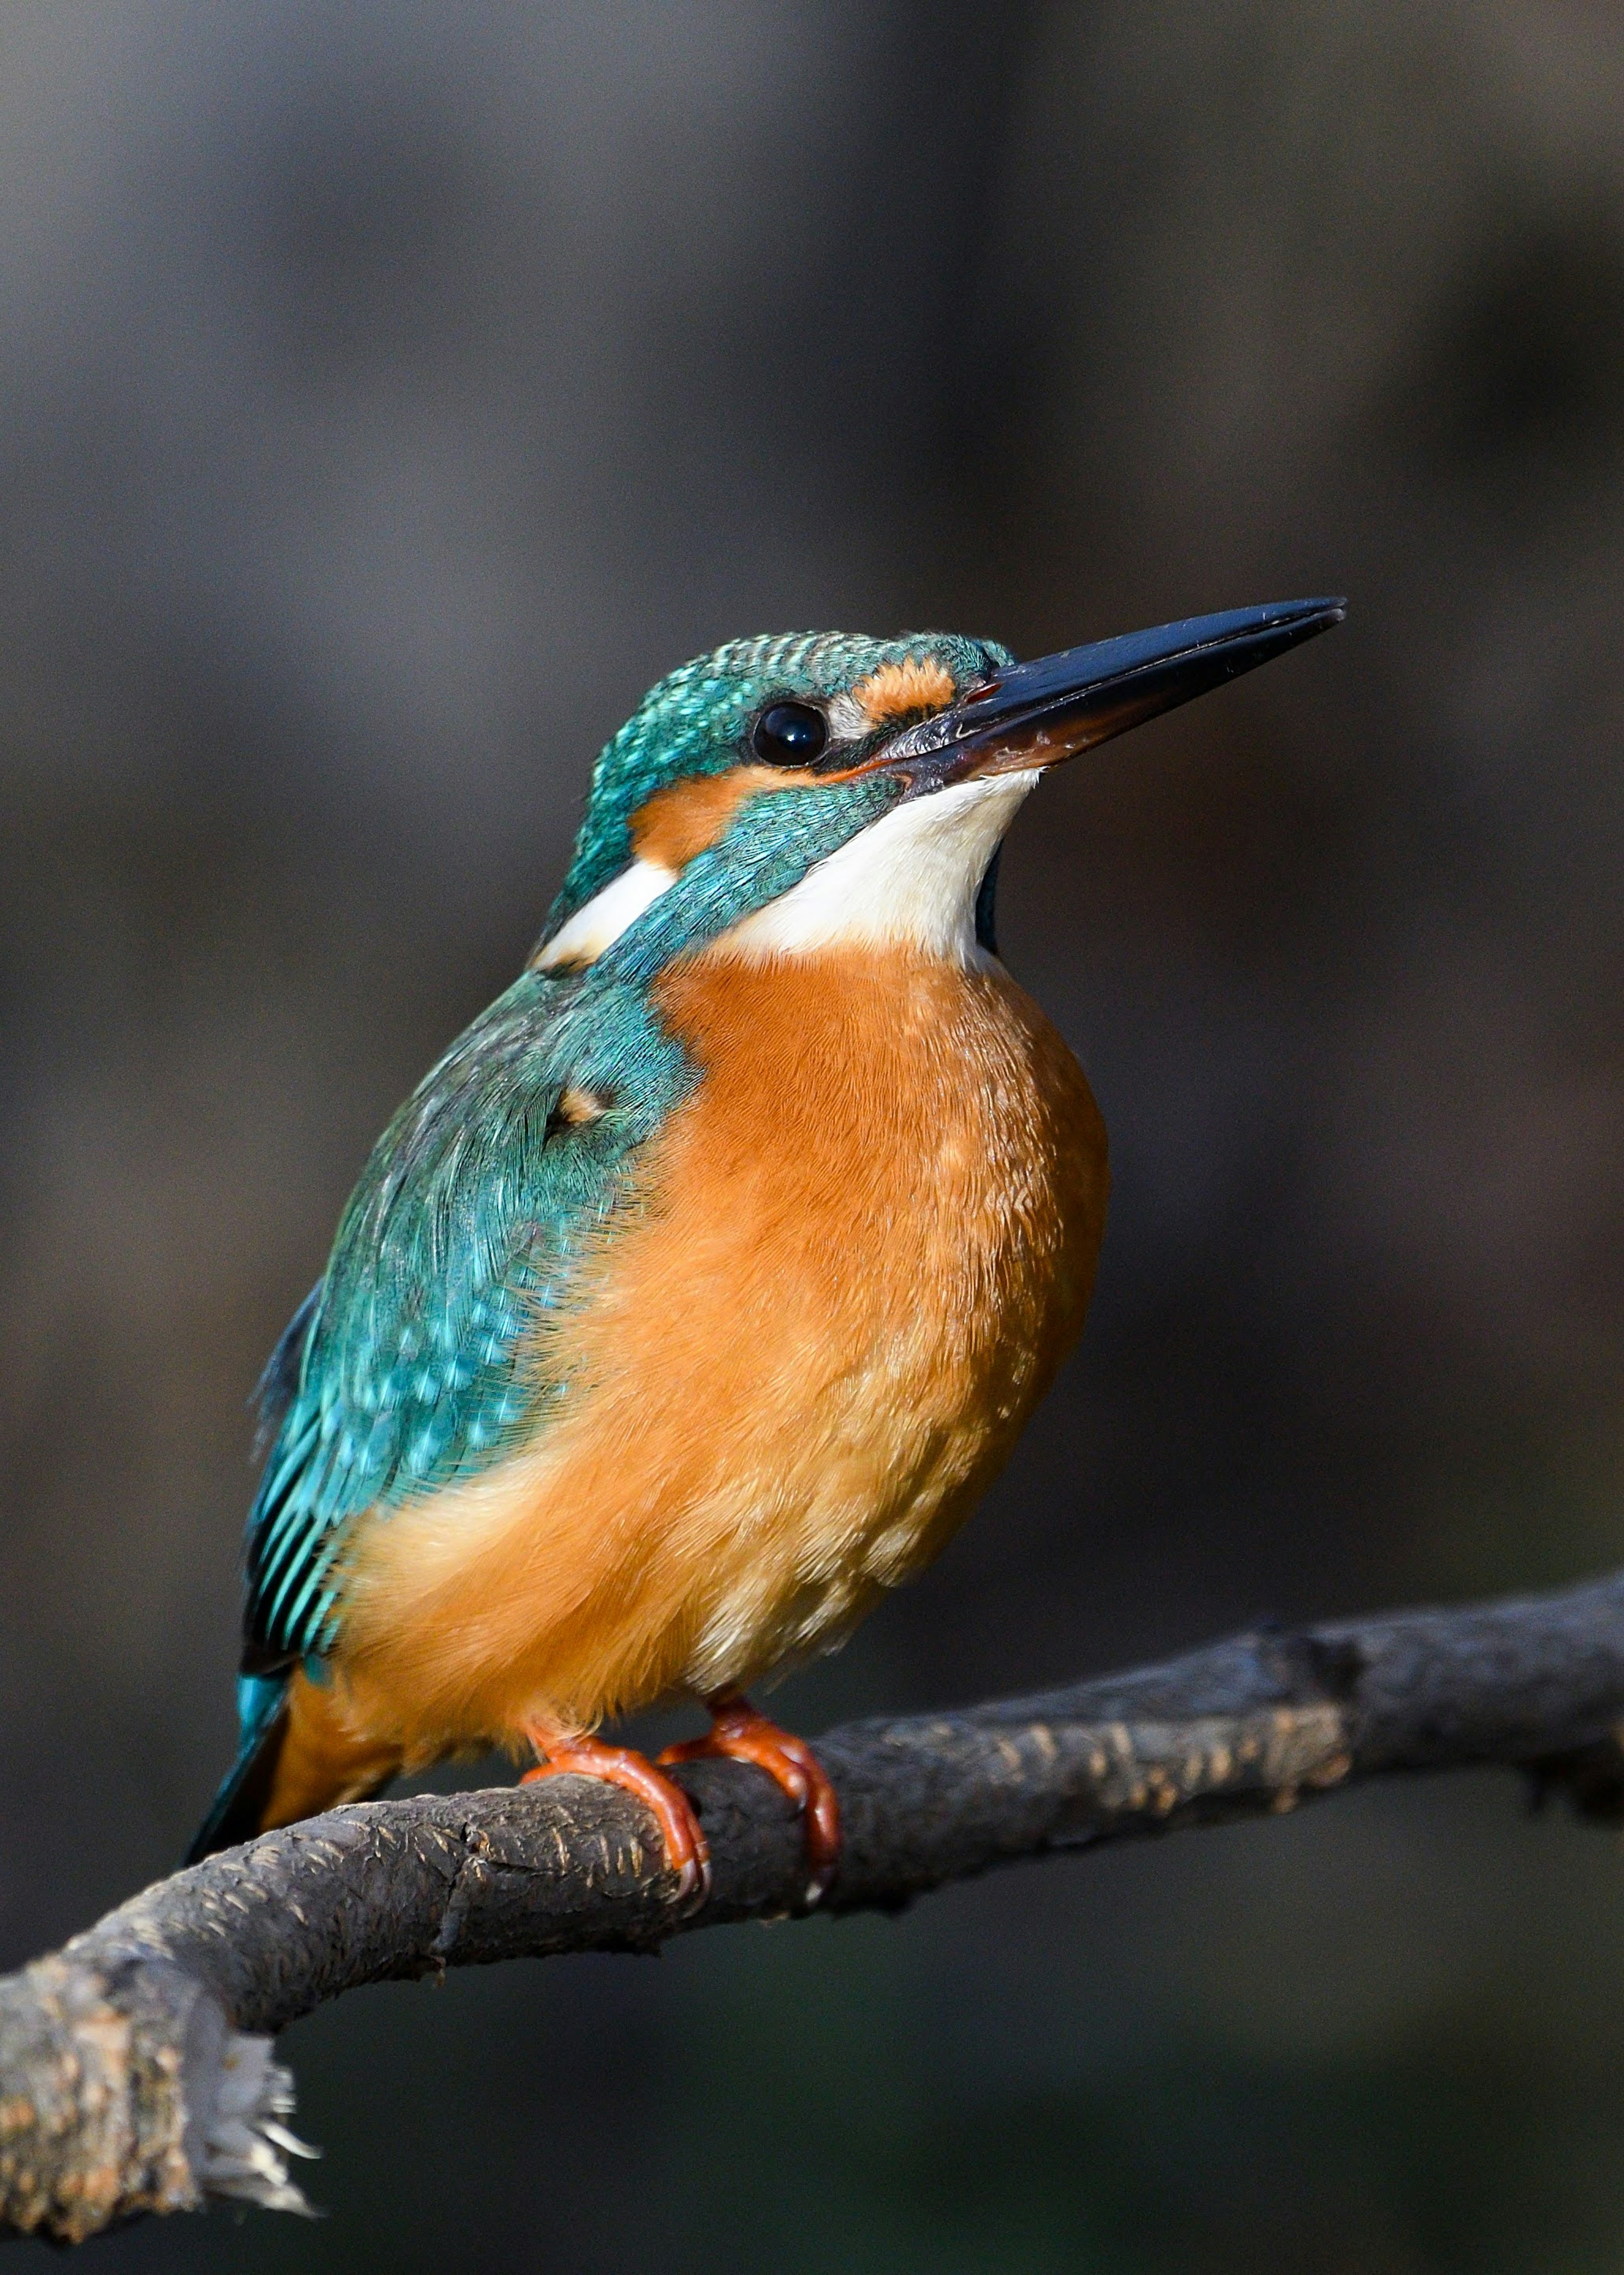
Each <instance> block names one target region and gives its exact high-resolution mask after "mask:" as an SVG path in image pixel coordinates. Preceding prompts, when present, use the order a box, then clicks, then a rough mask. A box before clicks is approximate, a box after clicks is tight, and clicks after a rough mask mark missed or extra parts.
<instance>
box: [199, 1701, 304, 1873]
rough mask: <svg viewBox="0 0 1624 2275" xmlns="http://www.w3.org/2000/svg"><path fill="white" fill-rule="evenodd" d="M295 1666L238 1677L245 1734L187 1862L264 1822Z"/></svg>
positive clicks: (246, 1837) (255, 1830) (244, 1836)
mask: <svg viewBox="0 0 1624 2275" xmlns="http://www.w3.org/2000/svg"><path fill="white" fill-rule="evenodd" d="M290 1674H291V1669H289V1668H286V1667H283V1668H279V1669H278V1671H277V1672H276V1674H242V1675H239V1676H238V1680H237V1719H238V1726H239V1727H240V1730H241V1733H242V1735H241V1737H240V1739H239V1741H238V1748H237V1759H236V1760H235V1761H234V1762H233V1763H232V1765H231V1766H230V1769H229V1770H228V1771H227V1772H226V1775H225V1778H224V1780H223V1783H222V1785H221V1788H220V1790H219V1792H218V1793H217V1794H216V1795H215V1797H214V1800H213V1801H212V1803H210V1804H209V1810H208V1816H207V1817H206V1818H204V1819H203V1822H202V1824H201V1825H199V1827H198V1829H197V1833H196V1834H195V1836H194V1837H193V1842H192V1846H191V1847H190V1848H188V1849H187V1851H186V1854H185V1862H186V1863H188V1864H200V1863H202V1861H203V1859H204V1857H205V1856H213V1855H214V1853H215V1849H216V1848H235V1847H236V1845H237V1843H238V1841H239V1840H253V1836H254V1834H255V1833H258V1832H259V1831H260V1830H261V1827H262V1826H263V1825H264V1822H265V1811H266V1804H267V1803H268V1801H269V1799H270V1794H271V1788H272V1786H273V1785H274V1784H275V1782H276V1763H277V1759H278V1757H280V1755H281V1752H282V1749H283V1744H284V1742H285V1741H286V1739H287V1735H288V1719H289V1717H288V1683H289V1676H290Z"/></svg>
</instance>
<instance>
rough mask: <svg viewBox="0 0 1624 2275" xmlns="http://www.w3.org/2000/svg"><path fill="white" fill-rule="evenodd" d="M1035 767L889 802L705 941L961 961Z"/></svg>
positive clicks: (754, 951)
mask: <svg viewBox="0 0 1624 2275" xmlns="http://www.w3.org/2000/svg"><path fill="white" fill-rule="evenodd" d="M1037 780H1038V775H1037V773H1036V772H1035V771H1034V772H1032V773H1029V774H1018V775H993V776H992V777H990V778H989V779H988V780H986V781H985V782H956V783H954V784H953V785H952V787H951V788H950V789H948V790H933V791H929V792H926V793H925V796H923V797H910V798H909V799H907V800H906V801H905V802H904V803H903V805H895V806H893V807H892V809H891V811H890V813H887V814H883V815H882V816H881V817H880V820H878V821H871V822H870V823H869V825H868V827H867V828H866V829H860V830H859V831H858V832H857V835H856V836H855V837H853V838H851V839H850V840H849V841H848V843H846V844H844V845H842V846H841V847H840V849H839V850H838V851H837V852H834V853H831V854H829V855H828V856H827V858H826V859H824V860H822V861H820V862H818V863H816V864H815V865H814V866H813V867H812V868H811V869H809V870H808V871H807V873H806V874H805V875H804V877H803V878H802V880H801V881H800V883H799V884H798V885H792V886H791V887H790V888H789V891H788V892H787V893H783V894H781V895H780V896H779V898H778V899H777V900H775V901H769V902H768V903H767V906H766V908H764V909H757V910H756V911H755V912H754V913H753V915H751V916H747V917H745V918H743V919H742V920H741V921H740V922H739V923H738V924H736V925H735V926H733V927H732V929H731V930H730V931H729V932H725V933H722V935H721V939H720V940H718V941H715V942H714V943H713V945H714V949H715V950H716V951H718V952H720V953H721V954H724V955H734V956H751V957H752V958H753V957H765V956H807V955H812V954H813V953H815V952H816V951H817V950H818V949H823V948H832V947H835V946H837V945H839V946H845V947H851V946H862V947H868V948H911V949H921V950H923V951H924V953H925V955H926V956H943V957H945V958H946V959H947V960H948V961H949V962H950V963H954V964H967V965H971V966H976V965H981V964H986V962H987V961H988V957H987V954H986V949H984V948H982V947H981V945H980V944H979V942H978V941H977V939H976V896H977V894H978V892H979V891H980V889H981V880H982V879H983V877H985V876H986V871H987V864H988V863H989V862H990V861H991V860H992V858H993V854H994V853H996V852H997V850H998V848H999V845H1000V843H1001V841H1002V839H1003V835H1004V832H1005V831H1006V830H1007V829H1008V827H1009V824H1010V823H1011V822H1012V821H1013V820H1014V819H1015V817H1016V813H1017V812H1018V811H1019V809H1020V806H1021V805H1022V803H1023V800H1024V799H1025V798H1026V797H1027V796H1028V795H1029V794H1030V792H1031V790H1032V787H1033V785H1034V784H1035V783H1036V782H1037Z"/></svg>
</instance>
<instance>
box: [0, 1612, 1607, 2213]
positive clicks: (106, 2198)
mask: <svg viewBox="0 0 1624 2275" xmlns="http://www.w3.org/2000/svg"><path fill="white" fill-rule="evenodd" d="M1621 1733H1624V1574H1619V1575H1615V1576H1612V1577H1610V1578H1608V1579H1605V1580H1601V1581H1597V1582H1592V1583H1590V1584H1588V1585H1586V1586H1583V1587H1578V1588H1572V1589H1567V1590H1565V1591H1562V1592H1560V1593H1558V1594H1554V1595H1547V1596H1541V1597H1531V1598H1525V1599H1516V1600H1511V1601H1507V1602H1502V1603H1497V1604H1490V1605H1484V1606H1467V1607H1465V1608H1463V1609H1454V1610H1442V1611H1418V1612H1401V1613H1396V1614H1389V1615H1387V1616H1385V1617H1381V1618H1375V1619H1368V1620H1348V1621H1332V1622H1330V1623H1328V1624H1326V1625H1322V1626H1318V1627H1313V1628H1308V1629H1301V1630H1297V1631H1291V1632H1288V1631H1285V1630H1277V1629H1264V1630H1260V1631H1258V1632H1256V1633H1252V1634H1247V1635H1243V1636H1235V1637H1234V1638H1233V1639H1232V1640H1230V1641H1228V1642H1225V1643H1220V1644H1213V1645H1212V1646H1210V1647H1209V1648H1207V1649H1205V1650H1202V1651H1192V1652H1190V1653H1189V1654H1188V1655H1187V1656H1185V1657H1183V1658H1181V1659H1172V1660H1169V1661H1167V1663H1166V1664H1164V1665H1162V1666H1159V1667H1148V1668H1143V1669H1139V1670H1137V1671H1135V1672H1133V1673H1130V1674H1120V1675H1114V1676H1108V1677H1106V1678H1104V1679H1103V1680H1099V1681H1094V1682H1081V1683H1077V1684H1076V1685H1074V1686H1073V1687H1072V1688H1071V1689H1066V1690H1057V1691H1054V1692H1051V1693H1048V1694H1046V1695H1045V1696H1044V1697H1036V1698H1024V1699H1016V1700H1010V1701H1008V1702H1005V1703H1003V1704H994V1705H990V1706H981V1707H977V1708H975V1709H973V1710H971V1711H969V1712H956V1713H947V1714H940V1715H931V1716H921V1717H915V1718H911V1719H907V1720H902V1721H889V1722H887V1721H871V1722H858V1723H852V1724H850V1725H848V1726H847V1727H844V1728H842V1729H839V1730H835V1731H831V1732H830V1733H829V1734H828V1735H827V1736H826V1737H824V1738H823V1739H821V1740H820V1742H819V1746H818V1751H819V1755H820V1759H821V1760H822V1762H823V1763H824V1765H825V1766H826V1768H827V1771H828V1772H829V1774H830V1776H831V1777H832V1778H833V1780H834V1781H835V1787H836V1788H837V1789H838V1791H839V1794H840V1800H841V1808H842V1813H843V1818H844V1826H845V1848H844V1855H843V1858H842V1866H841V1871H840V1877H839V1878H838V1880H837V1881H836V1883H835V1887H834V1889H833V1890H832V1892H831V1893H830V1894H829V1896H828V1897H827V1899H826V1900H825V1904H824V1907H823V1908H825V1909H828V1910H834V1911H850V1910H857V1909H859V1908H865V1907H879V1908H884V1909H895V1908H898V1907H900V1906H902V1905H903V1904H906V1903H907V1902H909V1901H910V1900H911V1899H912V1898H913V1897H914V1896H916V1895H918V1894H919V1893H922V1892H923V1891H924V1890H925V1889H927V1888H933V1887H938V1886H941V1885H942V1883H944V1882H945V1881H948V1880H952V1879H958V1878H963V1877H964V1876H965V1875H967V1874H970V1873H975V1872H980V1871H986V1869H987V1867H988V1866H990V1865H993V1864H997V1863H1006V1862H1008V1861H1010V1860H1012V1859H1014V1858H1016V1857H1021V1856H1038V1855H1041V1854H1044V1853H1046V1852H1052V1851H1054V1850H1057V1849H1064V1848H1085V1847H1089V1846H1091V1845H1092V1844H1094V1843H1096V1842H1099V1841H1102V1840H1115V1839H1120V1838H1122V1837H1124V1836H1127V1835H1130V1834H1143V1833H1162V1832H1167V1831H1168V1830H1169V1829H1171V1828H1172V1827H1173V1826H1175V1825H1197V1824H1199V1825H1206V1824H1217V1823H1221V1822H1226V1821H1227V1820H1229V1819H1232V1818H1238V1817H1244V1816H1250V1815H1256V1814H1258V1813H1259V1812H1267V1811H1277V1812H1278V1811H1281V1810H1289V1809H1291V1808H1293V1807H1295V1804H1296V1803H1298V1802H1300V1801H1303V1800H1307V1799H1311V1798H1312V1797H1314V1796H1316V1795H1325V1794H1329V1793H1333V1792H1337V1791H1341V1789H1343V1788H1346V1787H1348V1786H1349V1785H1352V1784H1354V1783H1356V1782H1357V1781H1359V1780H1363V1779H1366V1778H1371V1777H1380V1776H1386V1775H1389V1774H1391V1773H1392V1772H1396V1771H1413V1770H1441V1769H1455V1768H1463V1767H1466V1766H1468V1765H1473V1764H1482V1763H1497V1764H1500V1765H1506V1766H1511V1767H1515V1768H1519V1769H1522V1770H1524V1771H1527V1772H1532V1774H1533V1775H1534V1778H1535V1780H1536V1784H1537V1791H1540V1792H1544V1791H1545V1790H1546V1789H1548V1788H1551V1787H1553V1786H1555V1787H1560V1788H1564V1789H1565V1790H1566V1791H1567V1794H1568V1795H1569V1797H1570V1798H1571V1799H1572V1800H1573V1801H1574V1803H1575V1805H1576V1806H1577V1807H1578V1808H1579V1809H1580V1810H1582V1812H1583V1813H1584V1814H1586V1815H1590V1816H1595V1817H1602V1818H1607V1819H1609V1820H1610V1821H1615V1822H1616V1821H1618V1819H1619V1818H1620V1816H1624V1743H1621ZM678 1775H679V1776H680V1779H681V1782H682V1783H683V1784H684V1786H685V1787H686V1788H687V1789H688V1791H689V1792H690V1794H691V1795H692V1796H693V1799H694V1801H695V1803H696V1804H697V1806H698V1808H699V1812H700V1815H701V1817H702V1818H703V1820H704V1824H705V1827H706V1833H707V1835H708V1837H709V1840H710V1844H711V1853H712V1858H713V1865H714V1882H713V1886H712V1889H711V1893H710V1896H709V1899H708V1901H706V1903H705V1904H704V1905H703V1907H702V1908H700V1909H699V1910H698V1911H697V1912H690V1913H688V1914H687V1915H686V1916H684V1915H682V1914H681V1913H680V1912H679V1911H678V1910H677V1908H676V1903H675V1897H674V1893H673V1891H674V1881H673V1877H672V1875H670V1874H669V1873H668V1872H667V1871H664V1869H663V1867H662V1865H661V1858H660V1853H659V1850H658V1848H657V1846H656V1844H655V1843H654V1841H653V1838H652V1827H651V1825H650V1822H649V1820H648V1818H646V1814H645V1812H644V1811H643V1810H642V1808H641V1806H640V1805H639V1804H638V1803H636V1802H634V1801H633V1800H632V1799H631V1797H630V1796H629V1795H625V1794H623V1793H622V1792H620V1791H618V1790H617V1789H616V1788H612V1787H608V1786H605V1785H601V1784H597V1783H594V1782H593V1781H592V1780H589V1779H585V1778H577V1777H560V1778H556V1779H552V1780H547V1781H546V1782H544V1783H542V1784H540V1785H534V1786H527V1787H522V1788H521V1787H504V1788H497V1789H495V1790H493V1791H490V1792H484V1793H469V1794H456V1795H419V1796H417V1797H415V1798H412V1799H407V1800H398V1801H382V1802H373V1803H366V1804H365V1805H358V1806H355V1807H351V1808H347V1809H338V1810H333V1811H332V1812H331V1813H330V1814H329V1815H328V1816H325V1817H321V1818H312V1819H310V1820H308V1821H307V1822H306V1823H305V1824H302V1825H291V1826H289V1827H288V1828H287V1829H285V1830H284V1831H282V1832H279V1833H268V1834H266V1835H265V1836H263V1837H262V1838H261V1839H260V1840H254V1841H251V1842H249V1843H248V1844H247V1845H246V1846H245V1847H244V1848H235V1849H231V1850H230V1851H228V1852H227V1853H226V1854H225V1855H223V1856H215V1857H211V1858H210V1859H209V1860H208V1862H207V1863H203V1864H200V1865H196V1866H194V1867H193V1869H192V1870H191V1871H185V1872H178V1873H177V1874H175V1876H174V1877H173V1878H170V1879H168V1880H162V1881H160V1882H159V1883H158V1884H157V1885H156V1886H154V1887H151V1888H148V1889H147V1890H146V1892H145V1893H143V1894H141V1895H139V1896H136V1897H134V1898H133V1899H132V1901H130V1902H129V1903H126V1904H124V1905H122V1906H121V1907H120V1908H118V1910H117V1911H115V1912H111V1913H110V1914H109V1915H108V1916H107V1917H106V1918H105V1919H104V1920H102V1922H101V1923H100V1924H98V1925H97V1926H95V1927H94V1928H92V1929H90V1930H89V1931H88V1932H87V1933H86V1934H84V1935H81V1936H79V1937H76V1938H75V1939H74V1940H73V1941H72V1943H70V1944H68V1945H67V1946H65V1947H64V1949H63V1950H62V1951H61V1952H59V1953H57V1954H54V1955H53V1956H52V1957H50V1958H49V1959H44V1960H40V1961H35V1963H34V1965H33V1966H31V1967H28V1968H26V1969H23V1970H22V1972H21V1973H19V1974H17V1975H13V1976H7V1977H5V1978H4V1980H0V2234H4V2233H6V2232H8V2231H9V2232H12V2233H16V2232H28V2233H40V2234H44V2235H49V2236H51V2237H54V2238H57V2239H58V2240H60V2241H71V2242H78V2241H82V2240H83V2239H84V2238H85V2237H87V2236H88V2235H92V2234H94V2233H98V2232H100V2231H102V2229H105V2228H107V2227H109V2226H115V2225H117V2224H119V2223H121V2222H122V2221H124V2220H126V2219H129V2218H134V2217H136V2216H138V2215H139V2214H140V2213H142V2212H147V2211H183V2210H190V2209H193V2208H195V2207H196V2206H197V2205H198V2204H199V2203H200V2202H201V2201H202V2199H203V2197H204V2196H206V2195H221V2196H245V2197H248V2198H250V2199H251V2200H253V2201H255V2202H257V2203H262V2204H267V2205H269V2206H271V2207H273V2208H276V2209H281V2210H302V2209H304V2208H305V2207H304V2201H303V2198H302V2197H301V2196H300V2195H299V2193H298V2189H297V2188H295V2187H294V2186H293V2185H292V2183H291V2181H290V2180H289V2178H288V2172H287V2165H286V2161H285V2160H286V2157H287V2155H288V2154H290V2153H293V2152H294V2151H295V2150H297V2148H298V2143H295V2142H294V2140H293V2137H292V2135H291V2134H289V2133H288V2132H286V2131H285V2129H284V2128H283V2126H282V2124H281V2122H280V2120H281V2119H282V2117H283V2116H285V2115H286V2114H287V2113H289V2111H290V2110H291V2105H292V2091H291V2079H290V2078H289V2076H288V2074H287V2072H286V2071H285V2070H283V2068H282V2067H280V2066H279V2065H278V2064H277V2063H276V2061H275V2060H273V2059H272V2050H271V2038H272V2036H273V2035H274V2033H275V2032H276V2031H277V2030H280V2029H283V2027H284V2026H285V2025H286V2024H287V2023H289V2022H293V2021H295V2020H297V2018H298V2016H299V2015H301V2014H308V2013H309V2012H310V2010H311V2009H312V2008H313V2007H317V2006H319V2005H320V2004H321V2002H322V2000H323V1999H331V1998H336V1996H337V1995H338V1993H339V1992H343V1991H348V1990H351V1989H353V1988H354V1987H355V1986H356V1985H357V1984H362V1983H376V1982H380V1981H384V1980H387V1979H389V1978H391V1977H402V1976H408V1977H410V1976H423V1975H429V1974H434V1973H437V1972H439V1971H440V1970H441V1969H444V1968H446V1967H457V1966H466V1965H470V1964H483V1963H486V1962H488V1961H495V1960H500V1959H517V1958H522V1957H535V1956H539V1955H543V1954H550V1953H554V1952H564V1951H589V1950H600V1951H601V1950H606V1949H608V1950H647V1949H650V1948H653V1946H657V1945H658V1944H660V1943H661V1942H663V1941H664V1940H665V1939H667V1938H668V1937H669V1936H672V1935H675V1934H676V1933H679V1932H680V1931H684V1930H685V1929H688V1928H691V1927H709V1926H713V1925H717V1924H721V1923H723V1922H727V1921H733V1920H743V1919H771V1918H777V1917H782V1916H788V1915H790V1914H793V1913H796V1912H797V1911H800V1910H801V1909H802V1908H803V1905H802V1901H801V1897H802V1890H803V1884H804V1870H803V1866H802V1861H801V1845H800V1834H799V1828H798V1824H797V1819H796V1818H795V1817H794V1815H793V1813H792V1811H791V1810H790V1807H789V1803H787V1802H786V1801H785V1800H784V1798H783V1797H782V1795H780V1794H779V1793H778V1792H777V1790H776V1789H775V1788H774V1787H773V1786H771V1785H770V1784H769V1783H768V1781H767V1779H766V1778H764V1777H763V1776H762V1775H761V1774H760V1773H759V1772H757V1771H754V1770H751V1769H745V1768H741V1767H739V1766H738V1765H735V1764H732V1763H722V1762H699V1763H695V1764H692V1765H690V1766H688V1767H686V1768H684V1769H683V1770H682V1771H681V1772H678Z"/></svg>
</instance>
